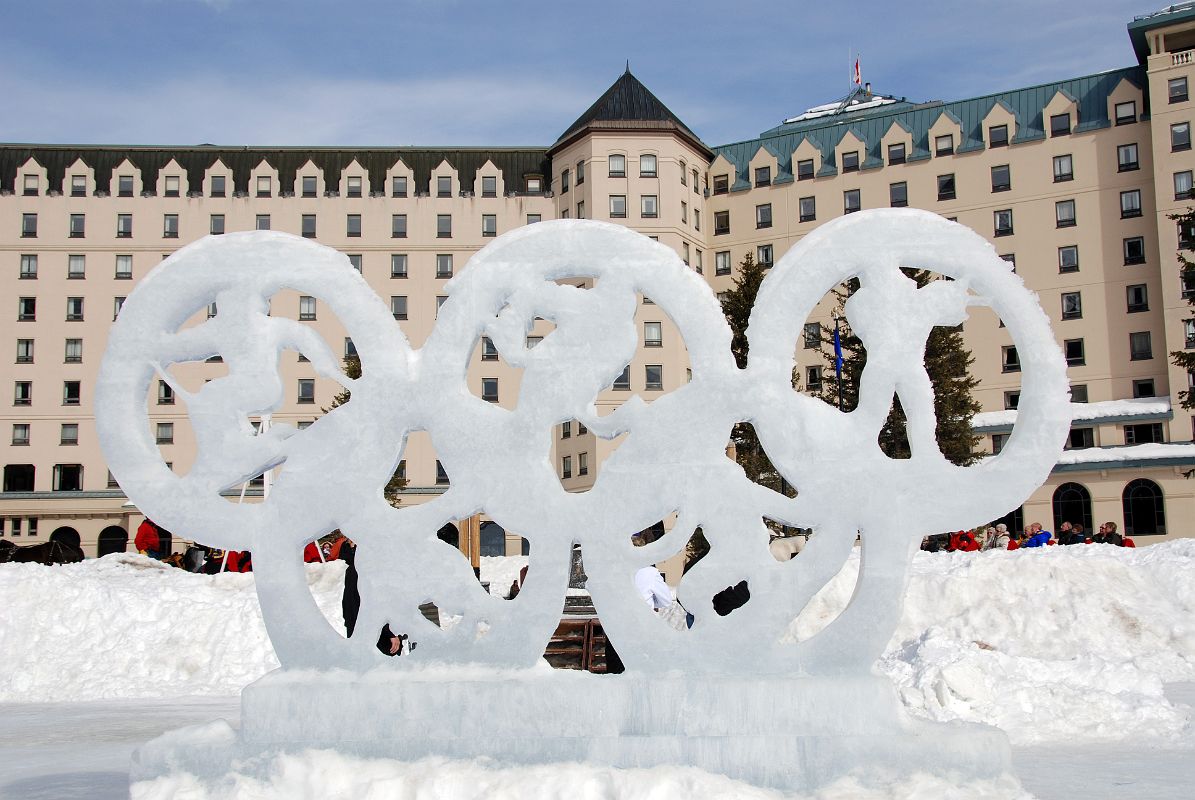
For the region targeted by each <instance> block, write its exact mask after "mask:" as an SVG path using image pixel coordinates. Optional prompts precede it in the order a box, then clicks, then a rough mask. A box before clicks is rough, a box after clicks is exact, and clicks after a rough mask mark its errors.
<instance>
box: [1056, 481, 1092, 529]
mask: <svg viewBox="0 0 1195 800" xmlns="http://www.w3.org/2000/svg"><path fill="white" fill-rule="evenodd" d="M1064 522H1069V523H1071V524H1072V525H1073V524H1074V523H1076V522H1081V523H1083V527H1084V528H1086V529H1087V530H1091V492H1089V491H1087V487H1085V486H1083V484H1081V483H1064V484H1062V485H1061V486H1059V487H1058V488H1057V489H1055V490H1054V530H1055V531H1057V530H1058V529H1059V528H1061V527H1062V523H1064Z"/></svg>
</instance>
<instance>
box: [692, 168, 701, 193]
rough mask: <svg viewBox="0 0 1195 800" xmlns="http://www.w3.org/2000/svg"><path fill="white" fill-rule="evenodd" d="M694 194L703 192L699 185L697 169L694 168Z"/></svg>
mask: <svg viewBox="0 0 1195 800" xmlns="http://www.w3.org/2000/svg"><path fill="white" fill-rule="evenodd" d="M693 194H701V192H700V191H699V189H698V187H697V170H693Z"/></svg>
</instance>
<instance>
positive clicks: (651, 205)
mask: <svg viewBox="0 0 1195 800" xmlns="http://www.w3.org/2000/svg"><path fill="white" fill-rule="evenodd" d="M639 213H640V215H641V216H643V217H644V218H646V219H654V218H655V217H657V216H658V215H659V206H658V198H657V197H656V195H654V194H645V195H643V196H642V197H640V198H639Z"/></svg>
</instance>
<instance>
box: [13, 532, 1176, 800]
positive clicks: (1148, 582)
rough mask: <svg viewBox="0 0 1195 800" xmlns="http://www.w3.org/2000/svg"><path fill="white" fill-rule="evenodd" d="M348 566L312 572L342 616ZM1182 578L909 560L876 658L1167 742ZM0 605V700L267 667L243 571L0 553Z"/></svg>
mask: <svg viewBox="0 0 1195 800" xmlns="http://www.w3.org/2000/svg"><path fill="white" fill-rule="evenodd" d="M798 558H799V556H798ZM525 563H526V558H525V557H511V558H484V559H482V578H483V579H484V580H488V581H490V583H491V590H492V591H493V592H494V593H496V594H504V593H505V591H506V590H507V589H508V588H509V585H510V581H511V580H513V579H514V575H516V574H517V573H518V570H519V569H520V568H521V567H522V566H523V564H525ZM343 569H344V567H343V564H342V563H340V562H337V563H333V564H329V565H319V564H313V565H309V566H308V568H307V580H308V584H309V585H310V587H311V592H312V595H313V596H314V598H315V600H316V602H317V604H318V605H319V606H320V608H321V609H322V610H323V611H324V613H325V615H326V616H327V617H328V619H329V620H331V621H332V622H333V624H336V625H338V624H339V621H340V606H339V604H340V593H341V585H342V580H343ZM857 569H858V556H857V554H856V555H854V556H852V557H851V559H850V560H849V561H848V562H847V565H846V567H845V568H844V569H843V571H842V573H840V574H839V575H838V576H837V577H836V578H835V579H834V580H833V581H831V583H829V584H828V585H827V586H826V587H825V588H824V589H823V590H822V591H821V592H820V593H818V595H817V596H815V598H814V600H813V601H812V603H811V604H810V607H809V608H808V609H807V611H806V612H805V613H803V614H802V615H801V617H800V618H799V619H798V620H797V621H796V623H795V624H794V626H793V631H794V633H795V634H796V636H797V637H798V638H801V639H804V638H807V637H808V636H810V635H812V634H813V633H814V632H815V631H817V630H819V629H820V628H822V627H824V626H825V625H826V624H827V623H828V622H829V621H831V620H832V619H833V618H834V617H836V616H837V615H838V613H839V612H840V611H841V609H842V608H843V607H844V606H845V604H846V601H847V600H848V599H849V597H850V594H851V591H852V590H853V587H854V578H855V574H856V571H857ZM1193 577H1195V539H1192V540H1177V541H1172V542H1165V543H1161V544H1157V545H1151V546H1149V547H1142V548H1138V549H1136V550H1133V549H1122V548H1114V547H1109V546H1103V545H1087V546H1074V547H1051V548H1042V549H1038V550H1021V551H1015V552H1007V551H991V552H983V553H957V554H946V553H919V554H918V555H917V557H916V558H915V559H914V562H913V569H912V577H911V581H910V585H909V590H908V596H907V600H906V603H905V608H904V614H903V616H902V618H901V622H900V625H899V627H898V630H897V632H896V635H895V636H894V637H893V639H892V641H891V642H890V644H889V646H888V650H887V652H886V654H885V655H884V657H883V659H882V660H881V662H880V665H879V666H880V669H881V670H882V671H883V672H884V673H886V674H888V675H889V676H890V677H891V678H892V679H893V681H894V682H895V684H896V686H897V689H898V692H899V694H900V697H901V699H902V701H903V702H904V704H905V706H906V707H907V708H908V709H909V710H911V711H912V712H913V713H915V714H918V715H921V716H924V717H929V718H931V719H937V720H954V719H961V720H967V721H976V722H986V723H989V724H994V725H997V726H998V727H1001V728H1003V729H1004V730H1005V731H1007V732H1008V733H1009V735H1010V736H1011V738H1012V739H1013V741H1014V742H1015V743H1019V744H1029V743H1034V742H1046V741H1066V742H1071V743H1074V742H1081V741H1114V740H1124V739H1140V738H1142V737H1173V736H1175V735H1177V734H1178V733H1179V732H1180V731H1181V730H1182V729H1183V727H1184V725H1185V724H1186V723H1187V713H1186V709H1184V708H1183V707H1181V706H1180V707H1176V706H1174V705H1172V704H1171V703H1169V702H1168V701H1167V700H1166V698H1165V697H1164V696H1163V695H1162V685H1163V683H1168V682H1174V681H1195V580H1193V579H1192V578H1193ZM0 607H3V608H5V609H6V621H5V624H4V625H3V626H2V627H0V654H2V656H3V658H4V661H5V664H6V681H5V682H4V683H3V684H0V700H2V701H74V700H91V699H100V698H114V697H171V696H179V695H201V694H234V693H236V692H238V691H239V690H240V689H241V687H243V686H244V685H246V684H247V683H249V682H250V681H253V680H255V679H256V678H258V677H260V676H261V675H262V674H264V673H265V672H267V671H269V670H270V669H273V668H274V667H275V666H277V661H276V660H275V658H274V655H273V652H272V650H271V649H270V645H269V641H268V639H267V638H266V635H265V629H264V627H263V625H262V622H261V612H260V610H259V608H258V604H257V598H256V595H255V594H254V592H253V576H252V575H241V574H224V575H218V576H204V575H192V574H189V573H186V572H183V571H181V570H176V569H172V568H167V567H163V566H162V565H160V564H158V563H156V562H151V561H149V560H148V559H145V558H142V557H140V556H131V555H116V556H107V557H105V558H102V559H98V560H90V561H87V562H84V563H82V564H74V565H67V566H62V567H52V568H47V567H41V566H37V565H30V564H7V565H3V566H0ZM595 680H600V679H599V678H595ZM213 791H214V790H213ZM212 796H221V795H219V794H218V793H217V794H214V795H212ZM595 796H603V795H601V794H598V795H595Z"/></svg>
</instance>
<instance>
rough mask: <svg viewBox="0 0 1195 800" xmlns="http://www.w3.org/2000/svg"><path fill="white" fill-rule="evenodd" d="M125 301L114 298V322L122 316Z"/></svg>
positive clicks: (121, 298)
mask: <svg viewBox="0 0 1195 800" xmlns="http://www.w3.org/2000/svg"><path fill="white" fill-rule="evenodd" d="M124 300H125V299H124V298H123V297H113V298H112V320H113V322H115V321H116V318H117V317H119V316H120V310H121V309H122V308H124ZM212 305H213V306H214V305H216V304H215V303H212ZM212 316H215V314H212V315H211V316H209V317H208V319H211V317H212Z"/></svg>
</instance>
